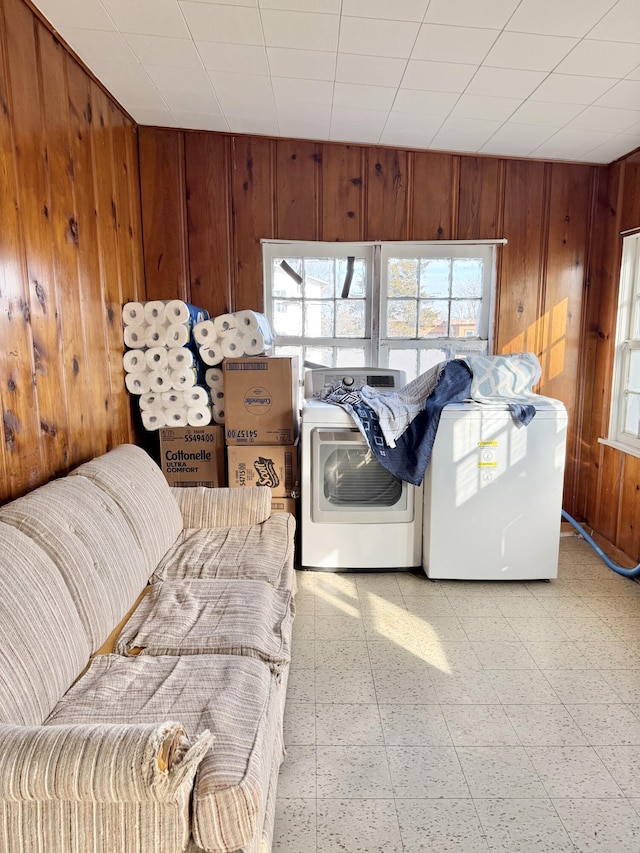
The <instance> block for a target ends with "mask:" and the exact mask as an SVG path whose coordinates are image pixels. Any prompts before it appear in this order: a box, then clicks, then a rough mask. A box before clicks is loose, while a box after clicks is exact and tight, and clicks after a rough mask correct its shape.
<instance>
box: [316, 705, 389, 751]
mask: <svg viewBox="0 0 640 853" xmlns="http://www.w3.org/2000/svg"><path fill="white" fill-rule="evenodd" d="M315 717H316V725H315V732H316V743H317V744H318V745H321V744H322V745H326V746H340V745H342V746H355V745H357V744H382V743H384V740H383V737H382V723H381V722H380V712H379V710H378V706H377V705H376V704H364V703H363V704H358V705H348V704H329V703H327V704H324V705H323V704H318V705H317V706H316V715H315Z"/></svg>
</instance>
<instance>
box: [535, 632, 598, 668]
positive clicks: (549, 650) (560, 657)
mask: <svg viewBox="0 0 640 853" xmlns="http://www.w3.org/2000/svg"><path fill="white" fill-rule="evenodd" d="M524 645H525V647H526V648H527V650H528V652H529V654H530V655H531V657H532V658H533V660H534V661H535V664H536V666H539V667H540V669H590V668H591V664H590V663H589V661H588V660H587V659H586V658H585V657H584V655H583V654H582V653H581V651H580V649H579V647H578V643H574V642H573V641H572V640H568V639H567V638H566V637H565V638H564V639H563V640H543V641H539V640H533V641H532V640H525V641H524Z"/></svg>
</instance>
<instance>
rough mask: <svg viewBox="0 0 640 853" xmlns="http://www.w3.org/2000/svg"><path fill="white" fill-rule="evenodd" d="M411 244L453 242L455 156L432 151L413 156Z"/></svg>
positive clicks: (455, 190) (418, 152)
mask: <svg viewBox="0 0 640 853" xmlns="http://www.w3.org/2000/svg"><path fill="white" fill-rule="evenodd" d="M413 158H414V166H413V187H412V192H411V198H412V216H411V234H410V236H409V239H410V240H452V239H454V236H455V235H454V233H453V210H454V203H453V198H454V192H455V193H456V195H457V186H454V159H455V158H454V156H453V155H452V154H437V153H432V152H431V151H417V152H415V154H414V155H413Z"/></svg>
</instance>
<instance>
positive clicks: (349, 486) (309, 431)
mask: <svg viewBox="0 0 640 853" xmlns="http://www.w3.org/2000/svg"><path fill="white" fill-rule="evenodd" d="M337 382H342V384H344V385H345V386H346V387H350V388H355V389H357V388H360V387H362V386H363V385H365V384H366V385H369V386H371V387H374V388H377V389H379V390H386V391H393V390H394V389H399V388H401V387H402V386H403V385H404V374H403V372H402V371H398V370H386V369H380V368H338V369H329V368H322V369H315V370H309V371H307V374H306V376H305V400H304V403H303V406H302V418H301V424H302V430H301V459H302V465H301V483H302V496H301V497H302V500H301V519H300V538H301V549H300V564H301V567H302V568H305V569H315V570H320V571H334V572H339V571H383V570H386V571H392V570H406V569H408V568H414V567H419V566H420V565H421V559H422V488H421V487H416V486H413V485H411V484H410V483H406V482H404V481H403V480H399V479H398V478H397V477H395V476H394V475H393V474H391V473H390V472H389V471H387V470H386V468H384V467H383V466H382V465H380V463H379V462H378V460H377V459H376V458H375V456H374V455H373V453H372V452H371V450H370V448H369V446H368V444H367V442H366V439H365V438H364V437H363V435H362V433H361V432H360V430H359V429H358V427H357V426H356V424H355V422H354V420H353V418H352V417H351V415H350V414H349V413H348V411H346V410H345V409H344V408H342V407H341V406H338V405H336V404H334V403H326V402H323V401H322V400H320V399H317V398H314V396H313V395H314V394H317V393H318V391H319V390H320V389H321V388H322V387H323V386H325V385H327V384H333V383H337Z"/></svg>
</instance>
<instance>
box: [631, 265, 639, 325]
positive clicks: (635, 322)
mask: <svg viewBox="0 0 640 853" xmlns="http://www.w3.org/2000/svg"><path fill="white" fill-rule="evenodd" d="M639 275H640V273H639ZM637 289H638V290H640V281H639V282H638V285H637ZM637 297H638V298H637V299H636V300H635V304H634V307H633V320H632V322H631V336H632V338H633V339H634V340H636V341H640V293H638V294H637Z"/></svg>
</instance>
